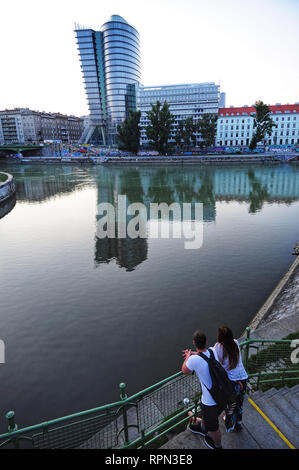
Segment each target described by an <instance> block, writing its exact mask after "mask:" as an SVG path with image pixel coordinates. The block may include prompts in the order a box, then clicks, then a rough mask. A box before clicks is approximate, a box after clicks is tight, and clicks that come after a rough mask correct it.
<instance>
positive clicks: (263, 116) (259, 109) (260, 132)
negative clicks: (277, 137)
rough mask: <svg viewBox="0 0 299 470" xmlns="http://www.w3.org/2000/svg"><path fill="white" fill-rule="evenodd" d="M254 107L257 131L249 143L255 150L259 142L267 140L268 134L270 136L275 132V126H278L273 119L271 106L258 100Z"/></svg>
mask: <svg viewBox="0 0 299 470" xmlns="http://www.w3.org/2000/svg"><path fill="white" fill-rule="evenodd" d="M254 107H255V112H256V114H255V118H254V121H253V127H254V128H255V131H254V133H253V136H252V139H251V142H250V144H249V148H250V150H254V149H255V148H256V146H257V143H258V142H262V141H265V139H266V138H267V136H269V137H270V136H271V135H272V132H273V127H277V125H276V124H275V123H274V122H273V121H272V119H271V116H270V114H271V111H270V108H269V106H267V105H266V104H264V103H263V102H262V101H256V103H255V105H254ZM264 144H265V142H264Z"/></svg>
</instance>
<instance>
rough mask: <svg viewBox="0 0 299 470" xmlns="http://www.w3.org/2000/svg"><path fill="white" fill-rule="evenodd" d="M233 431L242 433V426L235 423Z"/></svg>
mask: <svg viewBox="0 0 299 470" xmlns="http://www.w3.org/2000/svg"><path fill="white" fill-rule="evenodd" d="M234 431H236V432H239V431H242V424H241V423H236V425H235V427H234Z"/></svg>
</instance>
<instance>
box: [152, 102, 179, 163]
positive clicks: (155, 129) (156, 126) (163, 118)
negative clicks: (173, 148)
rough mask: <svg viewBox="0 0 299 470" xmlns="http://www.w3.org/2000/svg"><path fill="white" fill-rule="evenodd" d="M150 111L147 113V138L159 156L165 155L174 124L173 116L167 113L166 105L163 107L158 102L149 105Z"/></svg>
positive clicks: (167, 107)
mask: <svg viewBox="0 0 299 470" xmlns="http://www.w3.org/2000/svg"><path fill="white" fill-rule="evenodd" d="M151 107H152V109H151V110H150V111H147V112H146V114H147V117H148V119H149V121H150V124H149V125H148V126H146V135H147V138H148V139H149V140H150V141H151V143H152V145H153V147H154V149H155V150H157V151H158V152H159V154H161V155H165V154H167V152H168V150H169V148H170V143H169V139H170V137H171V131H172V127H173V123H174V119H175V118H174V116H173V115H172V114H171V112H170V111H169V106H168V103H167V102H166V101H165V102H164V104H163V106H162V103H160V101H157V103H156V104H152V105H151Z"/></svg>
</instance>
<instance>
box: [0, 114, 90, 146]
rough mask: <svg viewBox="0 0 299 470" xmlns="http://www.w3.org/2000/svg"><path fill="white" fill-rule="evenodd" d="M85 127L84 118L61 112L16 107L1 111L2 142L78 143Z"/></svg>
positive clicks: (0, 132)
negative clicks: (48, 141)
mask: <svg viewBox="0 0 299 470" xmlns="http://www.w3.org/2000/svg"><path fill="white" fill-rule="evenodd" d="M83 129H84V120H83V119H81V118H79V117H76V116H67V115H64V114H60V113H45V112H39V111H32V110H30V109H27V108H26V109H24V108H16V109H11V110H4V111H0V144H1V145H5V144H11V143H28V142H43V141H44V140H60V141H61V142H62V143H70V144H76V143H78V142H79V140H80V137H81V136H82V133H83Z"/></svg>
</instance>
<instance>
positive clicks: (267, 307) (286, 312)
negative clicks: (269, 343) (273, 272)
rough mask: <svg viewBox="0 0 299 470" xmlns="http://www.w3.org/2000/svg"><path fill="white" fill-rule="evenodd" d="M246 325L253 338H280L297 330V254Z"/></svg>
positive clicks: (298, 261) (298, 324)
mask: <svg viewBox="0 0 299 470" xmlns="http://www.w3.org/2000/svg"><path fill="white" fill-rule="evenodd" d="M248 326H249V328H250V329H251V337H253V338H273V339H280V338H284V337H286V336H288V335H289V334H292V333H295V332H296V331H298V330H299V256H298V255H297V256H296V259H295V260H294V262H293V263H292V264H291V266H290V267H289V269H288V270H287V272H286V273H285V274H284V276H283V277H282V279H281V280H280V282H279V283H278V284H277V286H276V287H275V289H274V290H273V292H272V293H271V294H270V296H269V297H268V299H267V300H266V302H265V303H264V304H263V306H262V307H261V308H260V310H259V311H258V312H257V314H256V315H255V317H254V318H253V320H252V321H251V322H250V324H249V325H248ZM244 336H245V333H244Z"/></svg>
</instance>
